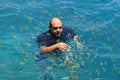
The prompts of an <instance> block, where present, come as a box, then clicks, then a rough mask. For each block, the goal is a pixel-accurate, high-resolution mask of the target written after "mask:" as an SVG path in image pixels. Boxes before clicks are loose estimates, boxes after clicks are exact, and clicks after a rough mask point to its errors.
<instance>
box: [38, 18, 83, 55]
mask: <svg viewBox="0 0 120 80" xmlns="http://www.w3.org/2000/svg"><path fill="white" fill-rule="evenodd" d="M71 38H73V39H74V41H75V42H76V43H77V46H79V47H80V48H82V47H83V45H82V44H81V43H80V42H79V41H78V40H77V38H78V36H77V35H76V34H75V33H74V31H73V30H72V29H71V28H69V27H63V26H62V21H61V20H60V19H59V18H56V17H54V18H52V19H51V21H50V23H49V30H48V31H46V32H44V33H42V34H40V35H39V36H38V37H37V41H38V44H39V48H40V50H41V51H42V52H44V53H51V52H54V51H59V52H64V51H67V50H68V49H69V48H70V46H69V45H67V44H66V41H67V40H69V39H71Z"/></svg>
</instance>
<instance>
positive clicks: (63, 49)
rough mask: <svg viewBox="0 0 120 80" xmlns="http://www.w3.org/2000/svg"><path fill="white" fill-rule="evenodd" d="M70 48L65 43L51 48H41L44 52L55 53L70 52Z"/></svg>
mask: <svg viewBox="0 0 120 80" xmlns="http://www.w3.org/2000/svg"><path fill="white" fill-rule="evenodd" d="M68 48H69V46H68V45H67V44H65V43H63V42H60V43H57V44H54V45H51V46H48V47H47V46H41V47H40V49H41V51H43V52H53V51H54V50H56V49H60V50H61V51H66V50H68Z"/></svg>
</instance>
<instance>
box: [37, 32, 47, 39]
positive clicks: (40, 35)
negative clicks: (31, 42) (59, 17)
mask: <svg viewBox="0 0 120 80" xmlns="http://www.w3.org/2000/svg"><path fill="white" fill-rule="evenodd" d="M48 34H49V31H46V32H43V33H41V34H39V35H38V37H41V38H42V37H46V36H47V35H48Z"/></svg>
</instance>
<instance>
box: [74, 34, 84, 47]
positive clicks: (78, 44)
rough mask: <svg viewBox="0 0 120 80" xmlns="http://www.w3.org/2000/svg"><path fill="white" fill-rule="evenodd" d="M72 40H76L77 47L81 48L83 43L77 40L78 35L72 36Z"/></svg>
mask: <svg viewBox="0 0 120 80" xmlns="http://www.w3.org/2000/svg"><path fill="white" fill-rule="evenodd" d="M74 41H75V42H76V44H77V47H79V48H83V45H82V44H81V43H80V42H79V41H78V36H77V35H75V36H74Z"/></svg>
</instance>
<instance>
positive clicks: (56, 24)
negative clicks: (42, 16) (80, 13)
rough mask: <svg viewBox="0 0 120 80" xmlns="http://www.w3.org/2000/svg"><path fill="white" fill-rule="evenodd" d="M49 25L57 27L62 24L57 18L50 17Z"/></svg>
mask: <svg viewBox="0 0 120 80" xmlns="http://www.w3.org/2000/svg"><path fill="white" fill-rule="evenodd" d="M50 24H51V26H55V27H59V26H62V22H61V20H60V19H59V18H56V17H55V18H52V19H51V21H50Z"/></svg>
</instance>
